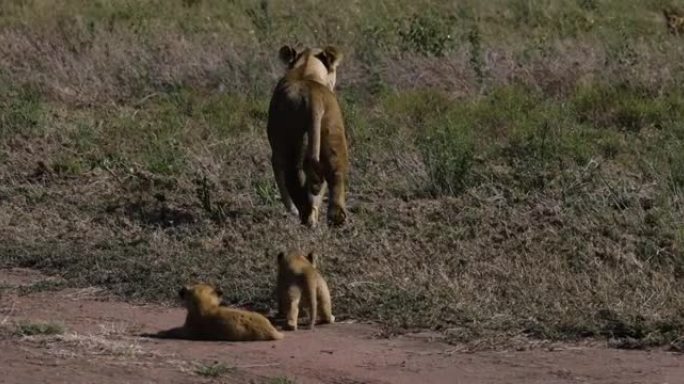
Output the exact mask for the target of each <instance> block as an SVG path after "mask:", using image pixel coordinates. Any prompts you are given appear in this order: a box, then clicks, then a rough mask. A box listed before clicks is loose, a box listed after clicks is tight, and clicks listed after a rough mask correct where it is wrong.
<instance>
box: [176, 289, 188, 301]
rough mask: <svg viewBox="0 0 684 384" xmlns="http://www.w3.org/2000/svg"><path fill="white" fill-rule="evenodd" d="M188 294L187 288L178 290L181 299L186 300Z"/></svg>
mask: <svg viewBox="0 0 684 384" xmlns="http://www.w3.org/2000/svg"><path fill="white" fill-rule="evenodd" d="M187 294H188V288H187V287H183V288H181V289H179V290H178V296H180V298H181V299H184V298H185V295H187Z"/></svg>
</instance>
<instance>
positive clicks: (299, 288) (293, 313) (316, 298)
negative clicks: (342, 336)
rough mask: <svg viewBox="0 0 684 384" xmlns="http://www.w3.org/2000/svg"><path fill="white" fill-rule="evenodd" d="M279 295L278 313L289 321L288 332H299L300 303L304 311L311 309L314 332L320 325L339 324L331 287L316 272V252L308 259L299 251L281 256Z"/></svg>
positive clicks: (311, 325)
mask: <svg viewBox="0 0 684 384" xmlns="http://www.w3.org/2000/svg"><path fill="white" fill-rule="evenodd" d="M276 295H277V299H278V312H279V314H280V315H281V316H282V315H286V317H287V326H285V327H283V328H285V329H289V330H297V319H298V316H299V305H300V300H301V304H302V305H303V306H304V308H308V313H309V327H310V328H311V329H314V324H315V323H316V321H319V322H320V323H328V324H332V323H334V322H335V316H333V315H332V309H331V303H330V291H329V290H328V284H326V282H325V280H323V277H322V276H321V274H320V273H319V272H318V270H317V269H316V256H315V255H314V253H313V252H310V253H309V254H308V255H306V256H304V255H303V254H302V253H301V252H299V251H289V252H288V253H285V252H280V253H279V254H278V283H277V286H276Z"/></svg>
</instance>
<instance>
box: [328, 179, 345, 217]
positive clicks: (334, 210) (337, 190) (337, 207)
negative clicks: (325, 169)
mask: <svg viewBox="0 0 684 384" xmlns="http://www.w3.org/2000/svg"><path fill="white" fill-rule="evenodd" d="M344 183H345V177H344V175H343V174H342V173H341V172H335V173H334V174H333V175H332V176H331V177H329V178H328V184H330V187H329V188H330V196H329V197H328V222H329V223H331V224H333V225H342V224H344V223H345V221H346V220H347V207H346V203H345V196H344V194H345V190H344Z"/></svg>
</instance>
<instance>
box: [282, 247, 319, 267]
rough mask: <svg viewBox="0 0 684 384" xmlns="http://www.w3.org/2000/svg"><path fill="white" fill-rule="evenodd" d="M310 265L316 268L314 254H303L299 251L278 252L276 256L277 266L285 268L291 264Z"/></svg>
mask: <svg viewBox="0 0 684 384" xmlns="http://www.w3.org/2000/svg"><path fill="white" fill-rule="evenodd" d="M301 263H304V264H311V265H312V266H314V267H315V266H316V254H315V253H313V252H309V253H308V254H304V253H302V252H301V251H289V252H280V253H279V254H278V266H279V267H286V266H289V265H292V264H301Z"/></svg>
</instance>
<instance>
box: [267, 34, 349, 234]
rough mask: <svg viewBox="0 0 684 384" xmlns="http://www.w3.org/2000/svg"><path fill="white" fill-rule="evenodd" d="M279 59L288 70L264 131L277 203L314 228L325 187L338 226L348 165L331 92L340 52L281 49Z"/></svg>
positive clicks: (330, 219)
mask: <svg viewBox="0 0 684 384" xmlns="http://www.w3.org/2000/svg"><path fill="white" fill-rule="evenodd" d="M279 57H280V60H281V61H282V62H283V63H285V65H286V66H287V72H286V73H285V75H284V76H283V77H282V78H281V79H280V81H279V82H278V84H277V85H276V87H275V89H274V91H273V96H272V98H271V103H270V106H269V110H268V126H267V132H268V141H269V143H270V145H271V151H272V154H271V165H272V166H273V173H274V176H275V179H276V183H277V184H278V190H279V192H280V197H281V200H282V202H283V204H284V205H285V208H286V209H287V210H288V211H290V212H293V213H298V214H299V218H300V220H301V222H302V224H305V225H308V226H309V227H313V226H315V225H316V223H317V222H318V215H319V210H320V205H321V202H322V200H323V194H324V193H325V188H326V186H327V187H329V189H330V191H329V196H328V222H329V223H330V224H333V225H341V224H343V223H344V222H345V221H346V218H347V209H346V205H345V183H346V181H347V174H348V172H349V165H348V154H347V139H346V136H345V130H344V122H343V120H342V112H341V110H340V106H339V104H338V102H337V97H336V96H335V93H334V88H335V80H336V78H337V66H338V65H339V63H340V61H341V60H342V54H341V53H340V51H339V50H338V49H337V48H335V47H325V48H323V49H320V48H306V49H304V50H303V51H300V52H297V51H296V50H295V49H293V48H292V47H290V46H287V45H286V46H283V47H282V48H280V51H279Z"/></svg>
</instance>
